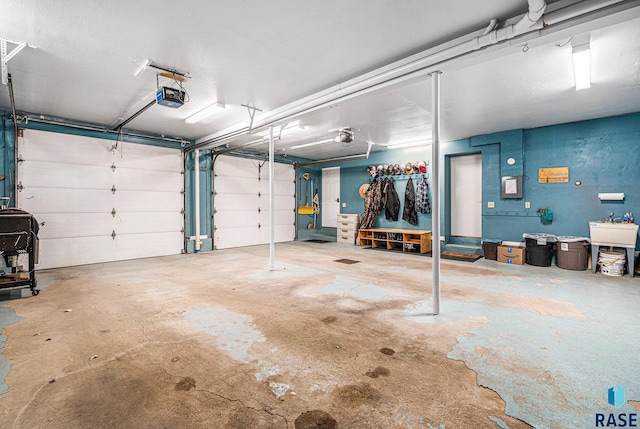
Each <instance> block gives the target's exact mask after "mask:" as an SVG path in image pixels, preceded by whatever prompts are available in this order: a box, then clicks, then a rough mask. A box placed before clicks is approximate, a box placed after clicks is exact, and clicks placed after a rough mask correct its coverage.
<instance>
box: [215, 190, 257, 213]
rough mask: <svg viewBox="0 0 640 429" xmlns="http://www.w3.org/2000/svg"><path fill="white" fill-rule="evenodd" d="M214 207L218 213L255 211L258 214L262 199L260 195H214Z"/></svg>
mask: <svg viewBox="0 0 640 429" xmlns="http://www.w3.org/2000/svg"><path fill="white" fill-rule="evenodd" d="M213 198H214V202H213V204H214V207H215V209H216V212H222V211H253V212H255V213H258V207H259V204H260V198H258V195H232V194H217V195H214V197H213Z"/></svg>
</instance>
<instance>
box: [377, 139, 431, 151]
mask: <svg viewBox="0 0 640 429" xmlns="http://www.w3.org/2000/svg"><path fill="white" fill-rule="evenodd" d="M430 143H431V141H430V140H417V141H410V142H399V143H389V144H388V145H386V146H385V147H386V148H387V149H402V148H405V147H414V146H427V145H429V144H430Z"/></svg>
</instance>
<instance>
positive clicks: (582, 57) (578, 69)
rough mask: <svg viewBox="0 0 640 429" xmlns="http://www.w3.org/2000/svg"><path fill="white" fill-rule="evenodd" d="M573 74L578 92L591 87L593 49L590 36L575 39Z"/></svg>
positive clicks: (573, 44)
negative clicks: (590, 46) (590, 44)
mask: <svg viewBox="0 0 640 429" xmlns="http://www.w3.org/2000/svg"><path fill="white" fill-rule="evenodd" d="M572 46H573V73H574V76H575V79H576V90H580V89H586V88H590V87H591V49H590V48H589V35H588V34H587V35H586V36H581V37H580V38H574V40H573V43H572Z"/></svg>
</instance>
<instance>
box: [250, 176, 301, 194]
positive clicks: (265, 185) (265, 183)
mask: <svg viewBox="0 0 640 429" xmlns="http://www.w3.org/2000/svg"><path fill="white" fill-rule="evenodd" d="M273 188H274V191H275V195H286V196H290V197H292V198H293V195H294V192H295V187H294V186H293V182H289V181H287V180H276V181H275V182H274V183H273ZM254 189H256V186H255V184H254ZM257 191H259V192H260V193H261V194H263V195H269V180H268V179H267V180H261V181H260V184H259V185H258V186H257ZM304 195H305V188H304V187H303V188H302V196H303V197H304ZM312 196H313V195H312V192H311V191H309V199H311V197H312Z"/></svg>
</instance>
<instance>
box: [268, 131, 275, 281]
mask: <svg viewBox="0 0 640 429" xmlns="http://www.w3.org/2000/svg"><path fill="white" fill-rule="evenodd" d="M274 152H275V151H274V140H273V127H272V126H271V127H269V269H270V270H272V271H273V270H275V268H276V267H275V245H274V241H275V231H276V225H275V219H276V215H275V211H276V207H275V178H274V176H275V172H274V161H273V156H274Z"/></svg>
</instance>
